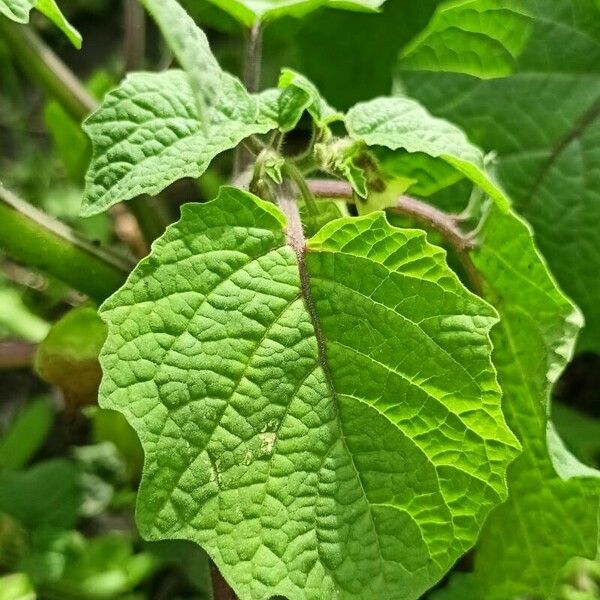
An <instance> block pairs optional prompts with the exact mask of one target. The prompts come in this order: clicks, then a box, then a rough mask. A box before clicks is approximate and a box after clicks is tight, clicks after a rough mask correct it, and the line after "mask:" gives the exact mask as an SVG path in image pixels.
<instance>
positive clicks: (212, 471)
mask: <svg viewBox="0 0 600 600" xmlns="http://www.w3.org/2000/svg"><path fill="white" fill-rule="evenodd" d="M285 224H286V221H285V217H284V215H283V213H281V212H280V211H279V209H277V208H276V207H274V206H273V205H271V204H267V203H265V202H263V201H261V200H259V199H258V198H256V197H254V196H252V195H251V194H248V193H246V192H242V191H241V190H236V189H234V188H222V190H221V193H220V194H219V196H218V198H217V199H215V200H213V201H212V202H209V203H206V204H188V205H185V206H184V207H183V209H182V218H181V220H180V221H179V222H178V223H176V224H175V225H173V226H171V227H170V228H169V229H168V230H167V232H166V233H165V234H164V236H163V237H162V238H160V239H159V240H158V241H157V242H156V243H155V244H154V246H153V251H152V254H151V255H150V256H149V257H148V258H147V259H144V260H143V261H142V262H141V263H140V264H139V265H138V266H137V267H136V269H135V270H134V272H133V273H132V275H131V276H130V278H129V280H128V282H127V284H126V285H125V286H124V287H123V288H122V289H121V290H120V291H118V292H117V293H116V294H115V295H114V296H113V297H111V298H110V299H109V300H107V301H106V303H105V304H104V305H103V306H102V308H101V311H100V312H101V316H102V318H103V319H104V320H105V321H106V322H107V323H108V325H109V336H108V340H107V342H106V345H105V347H104V349H103V351H102V355H101V363H102V367H103V371H104V379H103V382H102V386H101V390H100V403H101V405H102V406H103V407H105V408H111V409H116V410H119V411H120V412H122V413H124V414H125V416H126V417H127V419H128V420H129V421H130V423H131V424H132V425H133V427H134V428H135V429H136V431H137V432H138V435H139V436H140V439H141V441H142V444H143V447H144V450H145V455H146V464H145V469H144V476H143V480H142V483H141V487H140V493H139V500H138V509H137V518H138V525H139V527H140V530H141V532H142V534H143V535H144V536H145V537H147V538H149V539H163V538H174V537H175V538H186V539H190V540H193V541H195V542H197V543H199V544H201V545H202V546H203V547H204V548H205V549H206V551H207V552H208V553H209V554H210V556H211V557H212V558H213V559H214V560H215V562H216V563H217V565H218V567H219V569H220V570H221V572H222V573H223V575H224V576H225V578H226V579H227V580H228V581H229V583H230V584H231V585H232V586H233V588H234V589H235V591H236V592H237V593H238V594H239V596H240V597H242V598H257V599H258V598H264V597H268V596H271V595H277V594H280V595H283V596H286V597H288V598H290V599H296V598H297V599H300V598H303V599H305V598H308V599H317V598H327V597H332V596H333V595H337V596H338V597H341V598H367V597H368V598H373V597H379V598H386V599H390V600H394V599H408V598H418V597H419V596H420V595H421V594H422V593H423V591H424V590H426V589H427V588H428V587H430V586H431V585H432V584H433V583H434V582H435V581H437V580H438V579H439V578H440V577H441V576H442V574H443V573H444V572H445V571H446V570H447V569H448V568H449V567H450V566H451V565H452V563H453V562H454V561H455V560H456V559H457V558H458V556H460V555H461V554H462V553H464V552H465V551H466V550H467V549H468V548H469V547H470V546H471V545H472V544H473V543H474V541H475V539H476V536H477V533H478V531H479V529H480V527H481V526H482V523H483V520H484V519H485V517H486V515H487V513H488V512H489V510H490V508H491V507H492V506H494V505H495V504H497V503H499V502H500V501H501V500H503V499H504V498H505V496H506V489H505V482H504V477H505V470H506V467H507V464H508V463H509V462H510V461H511V460H512V459H513V458H514V457H515V455H516V453H517V448H518V444H517V442H516V440H515V438H514V437H513V436H512V434H511V433H510V431H509V430H508V428H507V427H506V425H505V423H504V420H503V417H502V414H501V411H500V392H499V389H498V386H497V383H496V379H495V372H494V369H493V367H492V365H491V362H490V352H491V346H490V341H489V337H488V333H489V329H490V327H491V326H492V325H493V324H494V323H495V322H496V315H495V312H494V311H493V310H492V309H491V308H490V307H489V306H488V305H487V304H486V303H485V302H483V301H482V300H480V299H479V298H477V297H476V296H474V295H472V294H470V293H469V292H468V291H466V290H465V289H464V288H463V287H462V285H461V284H460V282H459V281H458V279H457V278H456V276H455V275H454V274H453V273H452V272H451V271H450V270H449V269H448V267H447V266H446V264H445V261H444V256H445V255H444V252H443V251H442V250H440V249H439V248H436V247H435V246H431V245H429V244H428V243H427V242H426V241H425V236H424V234H423V232H420V231H415V230H400V229H396V228H393V227H391V226H390V225H389V224H388V223H387V222H386V220H385V217H384V216H383V213H373V214H371V215H369V216H366V217H361V218H342V219H338V220H336V221H333V222H331V223H329V224H328V225H326V226H325V227H324V228H323V229H322V230H321V232H320V233H319V234H317V236H315V237H314V238H312V239H311V240H310V241H309V242H308V243H307V245H306V247H304V246H303V245H301V244H300V245H299V244H296V243H294V244H293V245H294V247H292V245H290V243H291V242H290V241H289V240H294V239H297V238H296V237H294V235H295V234H294V233H293V232H292V231H291V230H289V231H288V232H287V233H288V234H289V235H290V238H289V240H288V237H287V236H286V225H285Z"/></svg>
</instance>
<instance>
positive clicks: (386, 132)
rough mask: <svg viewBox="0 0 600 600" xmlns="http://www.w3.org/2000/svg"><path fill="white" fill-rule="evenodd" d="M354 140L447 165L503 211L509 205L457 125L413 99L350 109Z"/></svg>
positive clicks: (386, 100)
mask: <svg viewBox="0 0 600 600" xmlns="http://www.w3.org/2000/svg"><path fill="white" fill-rule="evenodd" d="M346 125H347V128H348V132H349V133H350V135H351V137H353V138H354V139H356V140H362V141H364V142H365V143H366V144H368V145H370V146H385V147H387V148H390V149H391V150H398V149H402V150H406V151H408V152H411V153H412V152H419V153H424V154H427V155H429V156H432V157H434V158H439V159H441V160H443V161H444V162H446V163H448V164H449V165H450V166H452V167H453V168H454V169H456V170H457V171H458V172H459V173H461V174H462V175H464V176H465V177H468V178H469V179H470V180H471V181H473V183H475V184H476V185H478V186H479V187H480V188H481V189H482V190H484V191H485V192H486V193H487V194H489V195H490V196H491V197H492V198H493V199H494V201H495V202H496V203H497V204H498V206H500V208H502V209H503V210H506V209H508V207H509V205H510V202H509V200H508V198H507V197H506V196H505V194H504V192H503V191H502V190H501V189H500V188H499V187H498V186H497V185H496V183H494V181H493V180H492V178H491V177H490V175H489V174H487V173H486V171H485V166H484V160H483V153H482V152H481V150H479V148H477V147H476V146H474V145H473V144H471V142H469V140H468V139H467V137H466V136H465V134H464V133H463V132H462V131H461V130H460V129H459V128H458V127H456V126H455V125H453V124H452V123H449V122H448V121H444V120H443V119H436V118H435V117H432V116H431V115H430V114H429V113H428V112H427V111H426V110H425V109H424V108H423V106H421V105H420V104H419V103H418V102H415V101H414V100H411V99H410V98H376V99H375V100H371V101H369V102H361V103H360V104H357V105H356V106H355V107H353V108H351V109H350V111H349V112H348V115H347V117H346Z"/></svg>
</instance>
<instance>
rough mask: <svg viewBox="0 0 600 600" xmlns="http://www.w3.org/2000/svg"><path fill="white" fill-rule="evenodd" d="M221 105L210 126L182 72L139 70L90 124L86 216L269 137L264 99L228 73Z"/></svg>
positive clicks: (193, 173)
mask: <svg viewBox="0 0 600 600" xmlns="http://www.w3.org/2000/svg"><path fill="white" fill-rule="evenodd" d="M219 102H220V104H219V106H218V107H217V106H215V107H213V109H212V110H211V111H210V113H211V120H210V123H211V126H210V128H208V129H206V128H204V127H203V126H202V121H201V120H200V118H199V116H198V110H197V105H196V102H195V100H194V94H193V92H192V89H191V87H190V83H189V79H188V77H187V76H186V75H185V73H183V72H182V71H178V70H172V71H165V72H162V73H134V74H131V75H129V76H127V78H126V79H125V81H124V82H123V83H122V84H121V85H120V86H119V87H118V88H117V89H116V90H114V91H112V92H110V93H109V94H108V95H107V96H106V97H105V99H104V102H103V103H102V105H101V107H100V108H99V109H98V110H97V111H96V112H95V113H94V114H92V115H91V116H90V117H89V118H88V119H87V120H86V121H85V123H84V129H85V131H86V132H87V133H88V135H89V136H90V138H91V140H92V144H93V155H92V162H91V164H90V168H89V171H88V174H87V176H86V191H85V196H84V200H83V206H82V209H81V214H82V215H84V216H90V215H94V214H97V213H100V212H103V211H105V210H106V209H108V208H109V207H111V206H112V205H113V204H116V203H117V202H120V201H123V200H129V199H131V198H134V197H135V196H139V195H141V194H149V195H151V196H152V195H155V194H157V193H159V192H160V191H162V190H163V189H164V188H166V187H167V186H168V185H170V184H171V183H173V182H174V181H176V180H177V179H181V178H183V177H194V178H197V177H200V175H202V173H204V171H205V170H206V169H207V167H208V165H209V164H210V162H211V161H212V159H213V158H214V157H215V156H217V155H218V154H220V153H221V152H223V151H225V150H228V149H230V148H234V147H235V146H237V145H238V144H239V143H240V142H241V141H242V140H243V139H244V138H246V137H248V136H249V135H252V134H256V133H266V132H267V131H268V130H269V129H271V128H272V124H270V123H268V122H264V121H263V122H258V121H259V119H258V102H257V100H256V98H253V97H250V96H248V94H247V92H246V90H245V89H244V88H243V86H242V85H241V84H240V82H239V81H238V80H237V79H235V78H234V77H231V76H230V75H228V74H226V73H223V76H222V79H221V88H220V99H219Z"/></svg>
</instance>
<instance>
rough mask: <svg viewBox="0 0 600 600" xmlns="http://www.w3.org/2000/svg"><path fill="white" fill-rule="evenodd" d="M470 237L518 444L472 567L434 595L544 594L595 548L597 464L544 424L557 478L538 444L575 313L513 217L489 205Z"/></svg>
mask: <svg viewBox="0 0 600 600" xmlns="http://www.w3.org/2000/svg"><path fill="white" fill-rule="evenodd" d="M479 242H480V244H479V245H478V249H477V250H475V251H474V253H473V261H474V263H475V265H476V266H477V268H478V269H479V270H480V272H481V274H482V277H483V278H484V280H485V281H484V290H485V297H486V298H487V299H488V300H489V301H490V302H491V303H492V304H494V305H495V306H496V307H497V309H498V311H499V313H500V317H501V320H500V324H499V325H498V326H496V327H495V328H494V329H493V330H492V341H493V342H494V364H495V365H496V367H497V369H498V379H499V382H500V385H501V386H502V389H503V391H504V397H503V407H504V411H505V413H506V418H507V420H508V422H509V425H510V426H511V428H512V429H513V431H515V433H516V434H517V436H518V437H519V439H520V441H521V444H522V445H523V454H522V455H521V456H520V457H519V458H517V460H516V461H515V462H514V463H513V464H512V465H511V467H510V468H509V471H508V486H509V490H510V494H509V497H508V500H507V501H506V503H504V504H503V505H502V506H500V507H498V508H497V509H496V510H495V511H494V512H493V513H492V514H491V515H490V518H489V519H488V520H487V522H486V524H485V527H484V529H483V531H482V533H481V536H480V538H479V542H478V546H477V549H476V553H475V566H474V571H473V573H470V574H468V575H457V576H455V577H453V581H452V582H451V585H450V586H449V588H448V589H447V590H444V591H442V592H440V594H439V595H436V596H435V597H436V599H437V598H440V599H444V600H453V599H454V598H456V599H457V600H458V599H459V598H460V599H462V598H469V599H470V600H506V598H517V597H518V598H525V597H527V598H529V597H531V598H549V597H550V596H551V595H552V592H553V591H554V587H555V583H556V580H557V578H558V576H559V573H560V570H561V568H562V567H564V566H565V564H566V563H567V562H568V561H569V560H570V559H571V558H573V557H575V556H584V557H590V558H593V557H595V556H596V554H597V552H598V550H599V549H600V548H599V546H598V540H599V539H600V538H599V523H600V521H599V517H600V513H599V508H600V480H598V479H597V477H598V476H600V472H597V471H596V472H594V471H593V470H592V469H591V468H589V467H585V465H580V464H578V463H577V462H576V460H575V459H574V458H573V457H572V456H569V455H568V454H566V453H565V450H564V448H561V445H560V444H558V445H557V438H556V436H555V435H554V434H553V432H552V430H551V429H550V441H551V445H550V450H551V451H552V453H553V454H554V456H555V458H556V459H558V461H556V462H557V463H558V464H559V465H562V466H565V465H566V466H567V467H568V468H569V470H570V471H571V473H566V472H564V471H565V470H564V469H562V471H563V476H568V477H569V478H568V480H565V479H564V478H561V477H560V476H559V475H558V474H557V470H556V466H557V464H553V462H552V460H551V458H550V456H549V454H548V445H547V435H548V434H547V424H546V423H547V418H548V417H547V414H548V402H549V397H550V390H551V387H552V385H553V383H554V382H555V381H556V379H557V378H558V376H559V375H560V373H561V371H562V370H563V368H564V367H565V365H566V364H567V362H568V361H569V359H570V357H571V355H572V353H573V348H574V345H575V338H576V335H577V332H578V330H579V328H580V327H581V325H582V319H581V315H580V313H579V311H578V310H577V309H576V308H575V307H574V306H573V304H572V303H571V302H570V301H569V300H568V299H567V298H566V297H565V296H564V295H563V294H562V293H561V291H560V290H559V289H558V287H557V286H556V283H555V282H554V280H553V279H552V277H551V275H550V274H549V272H548V270H547V268H546V265H545V264H544V262H543V259H542V258H541V256H540V255H539V253H538V251H537V250H536V248H535V246H534V244H533V240H532V236H531V231H530V229H529V227H528V226H527V225H526V224H525V223H524V222H523V221H522V220H521V219H520V218H518V217H516V216H515V215H514V214H507V215H504V214H501V213H500V212H499V211H498V210H493V211H492V213H491V215H490V216H489V217H488V218H487V220H486V222H485V225H484V228H483V230H482V232H481V235H480V240H479ZM573 471H576V472H577V473H575V474H576V475H577V476H576V477H572V475H573V474H574V473H573ZM581 474H586V475H594V476H593V477H580V475H581Z"/></svg>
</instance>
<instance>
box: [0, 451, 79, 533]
mask: <svg viewBox="0 0 600 600" xmlns="http://www.w3.org/2000/svg"><path fill="white" fill-rule="evenodd" d="M80 497H81V488H80V485H79V472H78V470H77V468H76V467H75V465H74V464H73V463H72V462H71V461H68V460H66V459H54V460H49V461H46V462H43V463H39V464H37V465H35V466H34V467H31V468H30V469H28V470H27V471H0V512H4V513H6V514H7V515H9V516H11V517H13V518H14V519H16V520H17V521H19V523H21V525H23V526H24V527H26V528H27V529H30V530H32V531H37V532H40V531H42V530H44V531H48V530H66V529H72V528H73V526H74V525H75V523H76V521H77V516H78V510H79V502H80Z"/></svg>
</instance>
